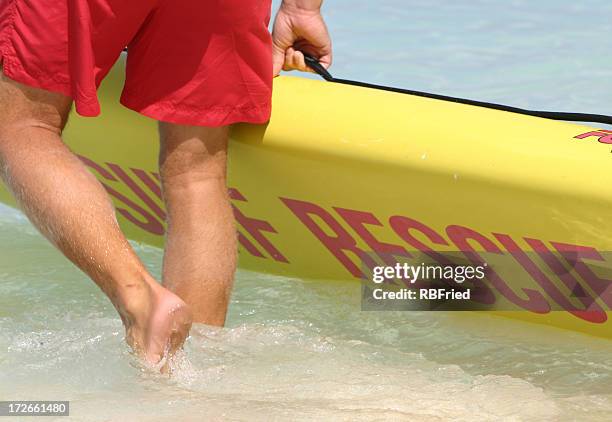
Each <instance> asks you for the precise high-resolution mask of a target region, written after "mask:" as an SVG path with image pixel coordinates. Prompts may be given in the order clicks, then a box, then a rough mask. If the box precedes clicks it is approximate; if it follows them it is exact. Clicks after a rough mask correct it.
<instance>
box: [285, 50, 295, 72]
mask: <svg viewBox="0 0 612 422" xmlns="http://www.w3.org/2000/svg"><path fill="white" fill-rule="evenodd" d="M294 52H295V50H294V49H293V48H292V47H289V48H287V50H285V57H284V63H283V70H285V71H291V70H293V53H294Z"/></svg>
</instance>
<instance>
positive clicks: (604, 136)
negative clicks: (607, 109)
mask: <svg viewBox="0 0 612 422" xmlns="http://www.w3.org/2000/svg"><path fill="white" fill-rule="evenodd" d="M592 136H594V137H597V138H599V142H601V143H602V144H612V133H611V132H610V131H607V130H596V131H592V132H587V133H583V134H580V135H577V136H574V138H575V139H585V138H590V137H592Z"/></svg>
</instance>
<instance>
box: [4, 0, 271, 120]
mask: <svg viewBox="0 0 612 422" xmlns="http://www.w3.org/2000/svg"><path fill="white" fill-rule="evenodd" d="M270 6H271V5H270V0H0V59H1V60H2V61H3V68H4V74H5V75H6V76H8V77H9V78H11V79H13V80H15V81H17V82H21V83H23V84H26V85H30V86H34V87H38V88H43V89H46V90H48V91H53V92H58V93H61V94H64V95H66V96H69V97H72V98H73V99H74V101H75V104H76V110H77V112H78V113H79V114H81V115H84V116H96V115H98V114H99V113H100V105H99V103H98V98H97V95H96V90H97V88H98V86H99V85H100V83H101V82H102V79H103V78H104V76H105V75H106V74H107V73H108V71H109V70H110V68H111V67H112V66H113V64H114V63H115V61H116V60H117V59H118V57H119V55H120V54H121V52H122V50H123V49H124V47H126V46H127V47H128V55H127V68H126V80H125V85H124V88H123V93H122V95H121V103H122V104H124V105H125V106H126V107H128V108H131V109H132V110H135V111H137V112H139V113H142V114H144V115H146V116H149V117H152V118H154V119H157V120H161V121H166V122H172V123H180V124H189V125H199V126H222V125H227V124H230V123H235V122H251V123H263V122H265V121H267V120H268V118H269V116H270V100H271V91H272V47H271V40H270V34H269V32H268V23H269V20H270Z"/></svg>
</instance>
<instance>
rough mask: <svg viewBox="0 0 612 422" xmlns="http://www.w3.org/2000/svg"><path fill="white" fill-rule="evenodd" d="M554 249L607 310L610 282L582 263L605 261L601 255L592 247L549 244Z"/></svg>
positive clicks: (610, 301) (611, 290)
mask: <svg viewBox="0 0 612 422" xmlns="http://www.w3.org/2000/svg"><path fill="white" fill-rule="evenodd" d="M550 243H551V244H552V245H553V246H554V247H555V249H556V250H557V251H558V252H559V253H560V254H561V255H562V256H563V257H564V258H565V259H566V260H567V262H568V263H569V264H570V265H571V266H572V267H574V268H575V269H576V272H577V273H578V274H579V275H580V277H582V278H583V279H584V281H586V283H587V284H588V285H589V287H590V288H591V289H592V290H593V291H594V292H595V294H596V295H598V296H599V297H600V298H601V299H602V300H603V302H604V303H605V304H606V306H607V307H608V308H610V307H612V280H610V279H607V278H600V277H598V276H597V275H596V274H595V273H594V272H593V270H592V269H591V268H590V267H589V266H588V265H587V264H586V263H585V262H584V261H583V259H587V260H591V261H600V262H602V261H605V259H604V258H603V257H602V256H601V254H600V253H599V252H598V251H597V250H596V249H595V248H592V247H589V246H579V245H570V244H567V243H560V242H550Z"/></svg>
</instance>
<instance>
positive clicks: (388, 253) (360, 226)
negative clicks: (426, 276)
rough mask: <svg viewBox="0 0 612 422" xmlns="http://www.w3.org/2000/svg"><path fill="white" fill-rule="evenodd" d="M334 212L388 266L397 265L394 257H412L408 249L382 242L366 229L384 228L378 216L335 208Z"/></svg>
mask: <svg viewBox="0 0 612 422" xmlns="http://www.w3.org/2000/svg"><path fill="white" fill-rule="evenodd" d="M334 210H336V212H337V213H338V214H340V216H341V217H342V218H343V219H344V221H346V222H347V223H348V224H349V226H351V228H352V229H353V230H355V232H356V233H357V234H358V235H359V236H360V237H361V238H362V239H363V240H364V242H365V243H366V244H367V245H368V246H369V247H370V248H371V249H372V251H374V252H375V253H376V254H377V255H378V256H379V257H380V259H381V260H382V261H383V262H384V263H385V264H386V265H395V264H396V263H397V260H396V259H395V258H394V256H403V257H407V258H409V257H410V254H409V253H408V251H406V249H404V248H403V247H401V246H399V245H394V244H392V243H385V242H381V241H379V240H378V239H376V238H375V237H374V235H373V234H372V233H370V232H369V231H368V229H366V228H365V226H366V225H373V226H379V227H383V224H382V223H381V222H380V221H378V219H377V218H376V216H375V215H374V214H372V213H370V212H363V211H355V210H350V209H347V208H338V207H334Z"/></svg>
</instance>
